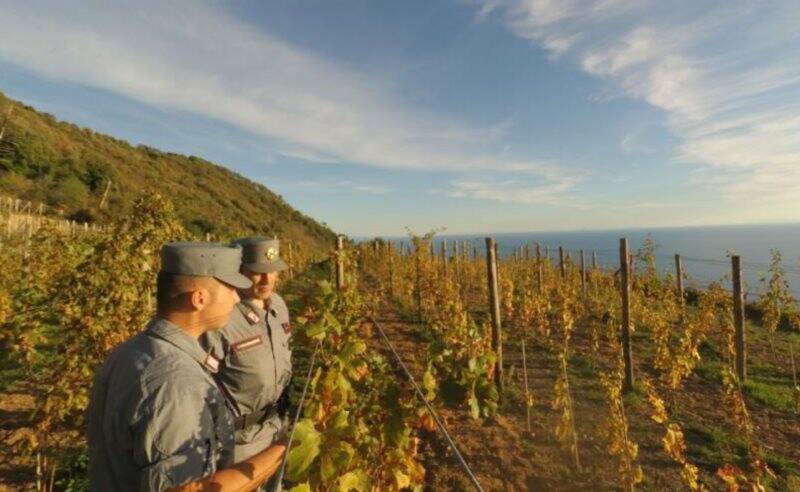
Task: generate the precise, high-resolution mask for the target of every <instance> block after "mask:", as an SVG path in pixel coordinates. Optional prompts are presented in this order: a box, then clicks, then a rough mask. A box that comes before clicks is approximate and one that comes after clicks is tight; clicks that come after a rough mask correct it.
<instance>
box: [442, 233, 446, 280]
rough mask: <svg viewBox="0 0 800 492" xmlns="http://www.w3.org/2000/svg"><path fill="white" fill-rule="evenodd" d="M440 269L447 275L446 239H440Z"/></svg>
mask: <svg viewBox="0 0 800 492" xmlns="http://www.w3.org/2000/svg"><path fill="white" fill-rule="evenodd" d="M441 248H442V271H443V272H444V276H445V277H446V276H447V239H442V245H441Z"/></svg>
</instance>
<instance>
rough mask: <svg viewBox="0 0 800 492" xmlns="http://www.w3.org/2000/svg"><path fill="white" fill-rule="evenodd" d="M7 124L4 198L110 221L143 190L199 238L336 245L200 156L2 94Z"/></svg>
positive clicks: (1, 170)
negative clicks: (255, 237) (118, 134)
mask: <svg viewBox="0 0 800 492" xmlns="http://www.w3.org/2000/svg"><path fill="white" fill-rule="evenodd" d="M12 106H13V112H12V114H11V117H10V118H7V114H8V110H9V108H11V107H12ZM6 120H7V121H6ZM4 123H5V134H4V136H3V137H2V140H1V141H0V193H1V194H3V195H7V196H12V197H16V198H21V199H24V200H33V201H38V202H42V203H44V204H46V205H49V206H51V207H52V208H53V209H54V210H59V211H62V212H63V214H64V216H65V217H68V218H74V219H76V220H80V221H88V222H98V223H103V222H104V221H106V220H108V219H110V218H113V217H118V216H121V215H123V214H126V213H127V212H128V211H129V210H130V207H131V205H132V204H133V201H134V200H135V199H136V197H137V196H139V195H140V194H141V193H142V192H144V191H156V192H159V193H161V194H163V195H164V196H166V197H169V198H170V200H172V201H173V203H174V204H175V208H176V210H177V212H178V216H179V217H180V219H181V221H182V222H183V223H184V224H185V225H186V227H187V228H189V230H191V231H192V232H194V233H196V234H200V235H202V234H205V233H211V234H214V235H221V236H227V235H234V234H235V235H238V234H251V233H262V234H269V235H277V236H279V237H281V238H288V239H291V240H293V241H296V242H298V243H300V244H304V245H307V246H308V247H310V249H312V250H316V251H321V250H323V249H327V248H329V247H330V244H332V242H333V241H334V238H335V234H334V232H333V231H331V230H330V229H329V228H328V227H326V226H324V225H322V224H320V223H318V222H317V221H315V220H314V219H312V218H310V217H308V216H306V215H304V214H302V213H301V212H298V211H297V210H295V209H294V208H292V207H291V206H290V205H289V204H288V203H286V202H285V201H284V200H283V199H282V198H281V197H280V196H278V195H276V194H275V193H273V192H272V191H270V190H269V189H267V188H266V187H265V186H263V185H260V184H258V183H254V182H252V181H250V180H248V179H246V178H244V177H243V176H240V175H238V174H236V173H234V172H232V171H230V170H228V169H225V168H223V167H221V166H219V165H216V164H214V163H211V162H208V161H205V160H203V159H201V158H199V157H195V156H188V157H187V156H183V155H179V154H174V153H169V152H162V151H159V150H156V149H153V148H150V147H147V146H143V145H139V146H136V147H134V146H132V145H131V144H129V143H128V142H125V141H122V140H118V139H115V138H113V137H110V136H106V135H102V134H100V133H97V132H94V131H92V130H91V129H88V128H80V127H78V126H76V125H74V124H71V123H65V122H60V121H58V120H56V118H55V117H53V116H52V115H50V114H47V113H40V112H37V111H36V110H35V109H33V108H31V107H29V106H27V105H25V104H23V103H20V102H17V101H13V100H11V99H9V98H7V97H6V96H5V95H4V94H2V93H0V129H2V127H3V126H4ZM109 182H110V183H111V185H110V186H109V185H108V183H109ZM107 187H108V194H107V198H106V200H105V203H104V206H103V207H102V208H101V207H100V204H101V201H102V197H103V194H104V192H105V191H106V188H107Z"/></svg>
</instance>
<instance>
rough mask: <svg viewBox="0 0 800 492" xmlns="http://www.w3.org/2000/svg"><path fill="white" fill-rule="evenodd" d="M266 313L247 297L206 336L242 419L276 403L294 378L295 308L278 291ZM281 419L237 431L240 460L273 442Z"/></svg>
mask: <svg viewBox="0 0 800 492" xmlns="http://www.w3.org/2000/svg"><path fill="white" fill-rule="evenodd" d="M266 307H267V309H266V311H265V310H263V309H261V308H260V307H258V306H257V305H255V304H254V303H252V302H250V301H248V300H244V301H242V302H240V303H239V304H238V305H237V306H236V308H235V309H234V310H233V312H232V313H231V318H230V321H229V322H228V324H227V325H226V326H225V327H224V328H223V329H221V330H219V331H215V332H208V333H206V334H205V335H204V336H203V337H201V338H200V343H201V344H203V346H204V347H205V348H206V350H210V351H213V353H214V354H215V355H216V356H217V358H219V359H221V360H222V364H221V367H220V372H219V376H218V377H219V380H220V381H221V382H222V384H223V386H224V389H225V390H226V393H227V396H228V397H229V398H231V399H232V400H233V401H234V402H235V405H233V407H234V412H236V413H237V415H236V416H237V417H241V416H243V415H249V414H252V413H256V412H259V411H262V410H264V409H265V408H267V407H268V406H272V405H275V404H276V402H277V401H278V398H279V397H280V396H281V392H283V390H284V388H286V386H287V385H288V384H289V382H290V380H291V378H292V361H291V356H292V353H291V349H290V347H289V341H290V339H291V335H292V327H291V324H290V321H289V310H288V309H287V307H286V303H285V302H284V301H283V299H282V298H281V296H279V295H278V294H272V296H271V297H270V299H269V303H268V306H266ZM281 427H282V423H281V420H280V418H279V417H278V416H277V415H275V414H272V415H271V416H269V417H268V418H267V419H266V420H264V421H262V422H259V423H254V424H252V425H249V426H247V427H245V428H243V429H237V430H236V447H235V449H234V460H235V461H236V462H237V463H238V462H239V461H241V460H244V459H247V458H250V457H251V456H253V455H254V454H256V453H258V452H259V451H261V450H263V449H264V448H266V447H267V446H269V445H270V444H272V441H273V439H274V437H275V435H276V434H277V433H278V432H279V431H280V429H281Z"/></svg>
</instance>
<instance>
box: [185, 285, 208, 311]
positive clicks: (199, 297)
mask: <svg viewBox="0 0 800 492" xmlns="http://www.w3.org/2000/svg"><path fill="white" fill-rule="evenodd" d="M190 300H191V303H192V308H193V309H194V310H195V311H202V310H203V309H205V308H206V306H208V301H209V292H208V290H207V289H204V288H200V289H196V290H193V291H192V295H191V297H190Z"/></svg>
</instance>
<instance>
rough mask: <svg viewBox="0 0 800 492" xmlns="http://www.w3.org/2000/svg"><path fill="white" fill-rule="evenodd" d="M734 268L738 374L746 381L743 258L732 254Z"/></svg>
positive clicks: (734, 321)
mask: <svg viewBox="0 0 800 492" xmlns="http://www.w3.org/2000/svg"><path fill="white" fill-rule="evenodd" d="M731 267H732V270H733V272H732V273H733V324H734V328H735V330H736V339H735V342H736V376H737V377H738V378H739V381H740V382H742V383H744V381H745V379H746V378H747V363H746V361H747V353H746V348H745V340H744V297H743V295H742V258H741V256H739V255H732V256H731Z"/></svg>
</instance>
